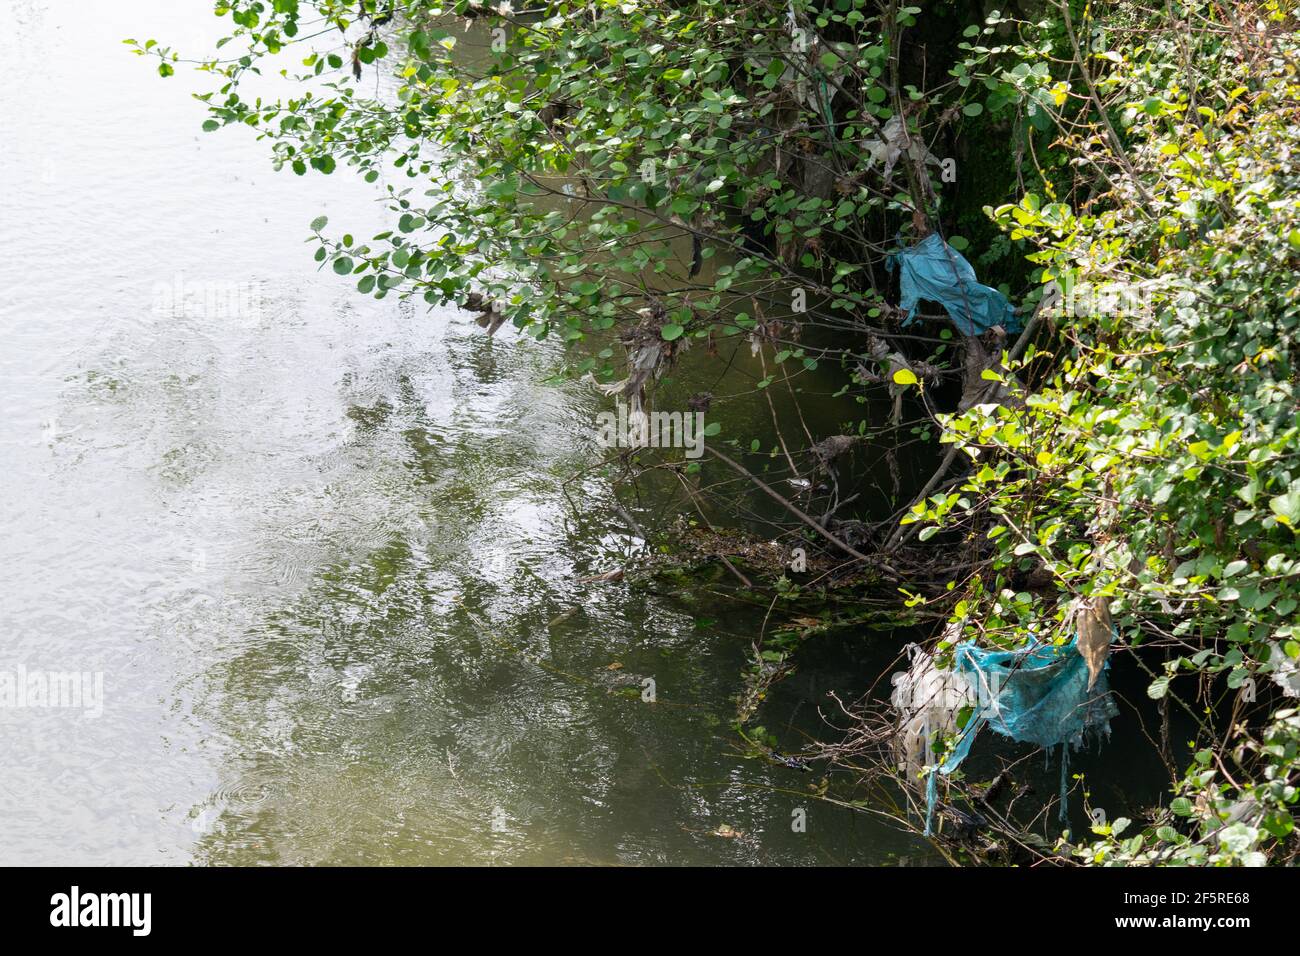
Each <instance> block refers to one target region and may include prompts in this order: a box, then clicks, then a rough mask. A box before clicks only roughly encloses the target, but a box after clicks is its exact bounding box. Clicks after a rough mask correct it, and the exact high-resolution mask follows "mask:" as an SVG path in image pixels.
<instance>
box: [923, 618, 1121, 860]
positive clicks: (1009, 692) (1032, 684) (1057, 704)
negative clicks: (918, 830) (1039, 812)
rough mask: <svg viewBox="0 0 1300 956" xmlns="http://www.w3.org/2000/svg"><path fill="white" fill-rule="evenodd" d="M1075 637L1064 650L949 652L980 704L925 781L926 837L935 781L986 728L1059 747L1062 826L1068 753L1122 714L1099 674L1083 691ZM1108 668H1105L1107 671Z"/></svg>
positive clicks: (1084, 676)
mask: <svg viewBox="0 0 1300 956" xmlns="http://www.w3.org/2000/svg"><path fill="white" fill-rule="evenodd" d="M1077 643H1078V641H1077V638H1076V639H1071V640H1070V642H1069V643H1068V644H1062V645H1059V646H1058V645H1055V644H1037V645H1034V646H1032V647H1028V648H1024V649H1022V650H1018V651H998V650H991V649H989V648H982V647H976V646H975V645H974V644H973V643H971V642H970V641H963V642H962V643H961V644H958V645H957V647H956V648H955V649H954V656H953V670H955V671H957V673H959V674H961V675H963V676H964V677H965V678H966V680H967V682H968V683H969V684H970V687H971V689H972V692H973V694H974V696H975V699H976V701H977V706H976V709H975V711H974V713H972V714H971V716H970V717H969V718H968V719H967V721H966V726H965V727H963V728H962V729H961V736H960V737H959V738H958V740H957V744H956V746H954V747H953V750H952V752H951V753H950V754H949V755H948V758H947V759H946V760H944V762H943V763H941V764H939V766H938V767H936V768H935V769H933V770H931V771H930V774H929V780H928V781H927V782H926V811H925V833H926V836H929V835H930V828H931V825H932V823H933V822H934V807H935V803H936V802H937V800H938V795H939V789H938V787H939V776H940V774H942V775H943V776H947V775H948V774H950V773H952V772H953V771H954V770H956V769H957V767H958V766H959V765H960V764H961V762H962V761H963V760H965V759H966V755H967V754H969V753H970V748H971V745H972V744H974V743H975V737H976V736H977V735H978V734H979V732H980V728H982V727H984V726H985V725H986V724H987V725H988V726H989V727H992V728H993V729H994V730H995V731H997V732H998V733H999V734H1002V735H1003V736H1004V737H1010V738H1011V739H1012V740H1017V741H1020V742H1022V743H1031V744H1037V745H1038V746H1040V747H1048V748H1050V747H1054V746H1056V745H1058V744H1059V745H1060V747H1061V813H1060V818H1061V821H1062V822H1064V821H1065V819H1066V802H1065V796H1066V791H1067V784H1068V781H1069V750H1070V748H1075V749H1077V748H1079V747H1081V746H1083V743H1084V739H1085V737H1089V736H1097V737H1100V736H1102V735H1109V734H1110V721H1111V718H1113V717H1114V716H1115V715H1116V714H1118V713H1119V708H1118V707H1116V706H1115V702H1114V700H1112V699H1111V696H1110V685H1109V682H1108V681H1107V680H1106V673H1105V671H1104V670H1103V671H1102V673H1101V674H1098V675H1097V682H1096V683H1095V684H1094V685H1093V687H1092V690H1089V689H1088V665H1087V663H1086V662H1085V661H1084V659H1083V656H1082V655H1081V654H1080V653H1079V650H1078V646H1077ZM1109 666H1110V665H1109V662H1108V663H1107V665H1106V667H1107V669H1109Z"/></svg>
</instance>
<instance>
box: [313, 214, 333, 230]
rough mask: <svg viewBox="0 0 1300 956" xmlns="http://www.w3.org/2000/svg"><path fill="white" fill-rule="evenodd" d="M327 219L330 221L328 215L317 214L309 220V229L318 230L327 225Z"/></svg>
mask: <svg viewBox="0 0 1300 956" xmlns="http://www.w3.org/2000/svg"><path fill="white" fill-rule="evenodd" d="M329 221H330V220H329V216H317V217H316V218H315V219H313V220H312V221H311V231H312V232H320V231H321V230H322V229H324V228H325V227H326V226H327V225H329Z"/></svg>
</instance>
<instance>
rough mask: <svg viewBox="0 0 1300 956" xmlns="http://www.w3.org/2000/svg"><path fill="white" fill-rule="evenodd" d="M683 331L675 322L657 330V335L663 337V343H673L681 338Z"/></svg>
mask: <svg viewBox="0 0 1300 956" xmlns="http://www.w3.org/2000/svg"><path fill="white" fill-rule="evenodd" d="M685 331H686V329H684V328H682V327H681V326H680V325H678V324H677V323H676V322H669V323H668V324H667V325H665V326H664V327H663V328H661V329H660V330H659V334H660V336H662V337H663V340H664V341H665V342H672V341H675V340H676V339H680V338H681V337H682V333H683V332H685Z"/></svg>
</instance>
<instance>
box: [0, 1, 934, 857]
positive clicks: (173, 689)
mask: <svg viewBox="0 0 1300 956" xmlns="http://www.w3.org/2000/svg"><path fill="white" fill-rule="evenodd" d="M209 10H210V4H209V3H206V2H204V0H185V2H180V0H139V2H132V3H130V4H118V3H112V4H109V3H99V2H92V0H59V2H57V3H54V2H50V3H44V2H34V0H11V3H10V4H9V12H8V15H7V16H6V17H5V21H6V25H7V27H6V30H5V31H4V33H3V35H2V36H0V55H2V56H3V61H4V62H5V64H6V77H7V78H6V82H5V84H3V86H0V139H2V140H3V143H4V148H3V149H2V150H0V189H2V190H3V204H2V205H0V244H2V245H3V248H4V249H5V250H6V255H5V256H4V257H3V259H0V275H2V276H3V288H4V294H3V297H2V298H0V312H2V314H3V318H2V322H0V368H2V370H3V371H2V373H0V405H2V406H3V410H4V414H3V416H2V417H0V443H2V446H3V461H4V468H3V469H0V529H2V533H3V551H2V553H0V581H3V592H2V601H3V603H2V604H0V624H2V635H3V636H2V643H0V669H7V670H10V671H13V670H15V669H17V668H18V667H19V666H22V667H25V668H27V669H28V670H39V669H44V670H47V671H73V670H75V671H79V672H102V674H103V675H104V701H103V713H102V716H99V717H98V718H91V717H88V716H86V715H85V714H84V713H82V712H81V711H78V710H76V709H68V708H64V709H54V708H36V707H28V708H24V709H15V708H8V709H3V710H0V753H2V754H3V764H4V773H3V775H0V819H3V821H4V823H5V826H4V832H3V836H0V863H37V862H44V863H71V862H91V863H109V864H120V863H146V864H147V863H185V862H197V863H221V864H245V863H489V862H508V863H556V862H570V861H571V862H581V863H599V864H628V863H690V862H762V863H848V862H884V861H889V860H895V859H898V858H899V857H902V858H904V859H907V858H912V859H916V858H919V856H920V854H922V852H923V851H922V850H921V845H920V844H919V843H918V842H917V841H915V840H913V839H910V838H907V837H904V836H901V835H899V834H896V833H895V832H893V831H891V830H889V829H887V828H884V827H882V826H881V825H880V824H878V823H874V822H872V818H870V817H869V816H867V815H863V814H855V813H851V812H848V811H845V810H840V809H837V808H835V807H833V806H830V805H827V804H824V803H819V802H817V801H815V800H812V799H810V798H809V797H808V796H807V794H806V788H807V786H808V783H809V777H810V776H811V775H804V774H800V773H798V772H795V771H791V770H788V769H784V768H781V767H777V766H773V765H771V764H768V763H765V762H763V761H760V760H753V759H744V758H743V756H742V752H741V750H740V748H739V747H738V746H737V741H736V740H735V739H734V737H733V734H732V731H731V730H730V729H729V722H730V719H731V717H732V715H733V713H734V711H735V703H734V700H733V698H734V696H735V695H736V694H737V692H738V690H739V684H740V680H739V674H740V672H741V670H742V668H743V666H744V664H745V661H746V658H747V655H748V653H749V645H750V641H751V640H752V636H753V634H754V633H755V630H756V629H757V628H758V627H759V626H760V624H761V620H762V611H761V609H760V610H758V611H754V610H752V609H748V608H745V607H743V606H733V605H730V604H727V603H724V602H722V601H720V600H716V599H710V598H709V596H708V595H696V596H695V598H696V600H694V601H686V600H683V599H682V598H681V596H678V595H673V594H670V593H656V592H654V591H647V590H639V589H636V588H632V587H629V586H628V585H626V584H623V583H617V582H616V583H582V581H581V579H582V578H583V577H585V576H589V575H594V574H598V573H600V572H602V571H605V570H607V569H609V568H611V567H614V566H616V564H617V562H618V554H619V552H620V550H625V549H626V547H627V545H628V540H627V537H626V534H625V529H624V526H623V524H622V522H621V521H620V520H619V519H618V517H617V515H616V514H615V513H614V511H613V509H612V507H611V501H612V499H611V496H610V489H609V486H608V483H607V482H606V481H605V480H604V479H603V478H600V477H597V476H594V475H591V474H588V475H587V476H586V477H581V478H577V479H574V478H572V476H573V475H574V474H575V473H580V472H582V471H583V469H584V468H585V467H586V466H588V465H590V464H591V463H592V462H593V461H594V460H596V458H597V457H598V455H599V450H598V449H596V448H594V447H592V444H591V441H590V434H591V424H592V422H593V420H594V416H595V413H596V410H597V409H598V408H599V407H600V405H599V397H598V396H597V395H596V394H595V393H594V390H592V389H590V388H588V387H585V386H582V385H579V384H573V385H566V386H555V385H549V384H545V383H546V381H547V380H548V379H549V378H550V377H551V376H552V375H553V374H554V372H555V370H556V368H557V366H558V363H559V361H560V355H559V353H558V352H557V351H556V349H555V348H554V347H552V346H548V345H541V346H539V345H537V344H534V343H532V342H516V341H515V340H514V336H513V335H511V334H503V335H502V336H501V337H500V338H499V340H498V341H496V342H490V341H488V340H487V339H485V338H484V337H483V336H482V334H481V332H479V331H478V330H477V329H476V328H474V327H473V326H472V325H471V324H470V323H469V322H468V321H467V318H466V316H465V314H464V313H460V312H455V311H451V310H434V311H432V312H429V311H427V309H426V308H425V307H424V306H423V305H422V304H421V305H419V306H415V305H404V304H402V303H399V302H397V301H393V300H386V301H384V302H375V301H374V300H373V299H367V298H363V297H360V296H358V295H356V294H355V293H354V292H353V291H352V290H351V288H350V286H349V284H348V283H346V282H345V281H344V280H342V279H339V278H338V277H337V276H334V275H333V274H332V273H330V272H327V273H317V272H316V270H315V263H314V262H313V261H312V259H311V255H310V252H311V249H310V247H309V246H305V245H304V244H303V239H304V237H305V235H306V232H307V228H306V225H307V223H308V222H310V221H311V220H312V219H313V218H314V217H315V216H317V215H318V214H320V213H322V212H324V213H327V214H328V215H329V216H330V217H331V220H332V221H335V222H339V223H347V224H348V226H349V227H350V228H352V230H353V231H355V232H357V233H358V234H363V233H364V231H365V229H366V228H373V229H374V230H376V231H377V230H378V229H380V228H383V226H384V222H385V213H384V211H383V210H382V208H381V207H380V206H378V205H377V204H376V203H375V201H374V200H375V198H376V197H377V195H378V193H377V192H376V191H375V190H374V187H370V186H366V185H364V184H362V183H361V182H360V181H358V180H356V179H353V178H350V177H348V176H347V175H345V174H342V173H339V174H336V175H334V176H332V177H329V178H324V177H321V176H315V175H313V176H310V177H304V178H298V177H295V176H293V175H292V174H290V173H288V172H285V173H280V174H276V173H274V172H272V170H271V169H270V164H269V161H268V157H267V153H266V150H265V149H264V148H263V146H261V145H259V144H258V143H256V142H255V141H253V139H252V137H251V136H241V135H240V134H239V133H238V132H227V133H224V134H221V135H205V134H202V133H201V132H200V131H199V124H200V122H201V120H202V116H201V114H200V112H199V110H198V108H197V105H196V104H194V103H193V102H192V101H191V100H190V99H189V98H188V96H187V95H186V94H187V93H188V91H189V90H190V89H193V88H195V85H196V84H195V82H193V81H192V80H191V78H190V77H188V76H186V75H185V73H184V71H181V72H180V73H179V74H178V76H176V77H174V78H172V79H170V80H167V81H163V80H161V79H159V78H158V77H157V75H156V74H155V73H154V72H153V71H152V69H151V67H150V66H149V65H148V64H147V63H145V62H144V61H142V60H139V59H137V58H135V57H133V56H130V55H129V54H128V53H127V52H126V48H125V47H124V46H122V45H121V43H120V40H121V39H122V38H123V37H126V36H136V37H141V38H143V37H147V36H155V37H160V38H163V37H166V38H167V39H168V40H176V41H179V42H180V43H181V44H182V45H184V44H185V43H186V42H187V41H188V42H191V43H193V42H199V41H201V39H202V38H203V37H205V36H208V35H212V34H211V31H213V30H215V29H216V27H217V22H216V21H215V20H214V19H213V18H212V17H211V16H210V13H209ZM177 290H179V295H178V294H177ZM241 303H242V304H241ZM735 414H736V415H738V416H750V417H753V418H757V419H761V418H762V417H763V416H766V415H768V411H767V409H766V407H765V406H757V405H756V407H755V408H753V409H738V410H736V411H735ZM827 414H828V415H832V416H833V415H834V414H835V411H834V410H833V409H832V410H830V411H828V412H827ZM654 504H655V503H654V501H652V500H651V501H646V502H644V509H643V510H642V512H641V515H642V518H643V519H644V520H646V521H647V523H650V522H652V521H653V517H654V513H655V507H654ZM702 607H703V608H704V609H705V610H706V611H707V615H706V614H705V613H703V612H702V611H701V608H702ZM870 648H871V642H870V641H867V640H860V641H856V642H852V643H851V644H849V645H848V646H846V643H845V642H842V641H835V642H828V643H826V644H825V645H819V646H810V647H809V648H808V650H807V652H806V654H805V657H804V659H803V662H802V666H801V668H800V670H799V672H798V674H797V675H796V676H795V677H793V678H791V679H790V680H788V681H787V682H785V683H783V684H781V685H779V686H778V688H777V690H776V691H775V693H774V695H773V699H772V701H771V702H770V704H769V705H768V706H767V708H766V710H765V711H764V714H763V718H764V721H763V722H764V723H765V725H766V726H767V727H768V728H769V729H770V730H771V731H772V732H774V733H776V734H777V735H778V737H779V738H780V740H781V741H782V743H783V746H785V747H788V748H789V749H797V748H798V747H799V746H800V745H801V744H802V742H803V741H804V739H805V735H812V736H825V735H826V734H827V733H828V731H827V729H826V727H825V725H824V723H823V722H822V719H821V717H820V716H819V715H818V708H819V707H824V706H825V703H826V699H825V697H824V694H825V692H826V691H827V690H836V691H838V692H839V693H840V694H842V695H846V696H850V697H851V696H856V695H857V694H859V693H861V691H862V690H863V689H864V688H865V687H866V686H867V684H868V683H870V681H871V680H872V679H873V678H874V677H875V676H876V674H877V673H879V671H880V669H881V668H882V667H883V666H885V664H886V662H887V661H888V660H889V659H890V658H891V657H892V655H893V653H894V649H891V648H888V647H885V648H879V649H878V650H876V651H872V650H871V649H870ZM615 665H620V666H615ZM646 678H653V680H654V682H655V687H656V695H657V701H656V702H655V703H647V702H645V701H643V700H642V699H641V690H642V687H643V682H644V680H645V679H646ZM799 808H804V809H806V812H807V821H808V823H807V831H806V832H804V833H798V832H793V831H792V827H791V821H792V814H793V813H794V811H795V810H797V809H799ZM726 827H729V828H731V830H732V831H739V834H740V835H738V836H718V835H714V834H715V832H717V831H719V828H726ZM722 832H727V831H726V830H725V829H724V830H723V831H722Z"/></svg>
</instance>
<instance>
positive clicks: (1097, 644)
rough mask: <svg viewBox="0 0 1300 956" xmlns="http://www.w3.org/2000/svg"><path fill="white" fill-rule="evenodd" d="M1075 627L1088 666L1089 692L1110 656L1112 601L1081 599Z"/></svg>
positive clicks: (1102, 598) (1080, 650)
mask: <svg viewBox="0 0 1300 956" xmlns="http://www.w3.org/2000/svg"><path fill="white" fill-rule="evenodd" d="M1074 626H1075V630H1076V632H1077V633H1078V635H1079V653H1080V654H1081V655H1083V660H1084V663H1086V664H1087V665H1088V690H1092V687H1093V685H1094V684H1096V683H1097V677H1098V676H1099V675H1100V674H1101V669H1102V668H1103V667H1104V666H1105V664H1106V658H1107V656H1109V654H1110V638H1111V623H1110V599H1109V598H1104V597H1096V598H1080V599H1079V605H1078V611H1077V612H1076V614H1075V618H1074Z"/></svg>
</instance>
